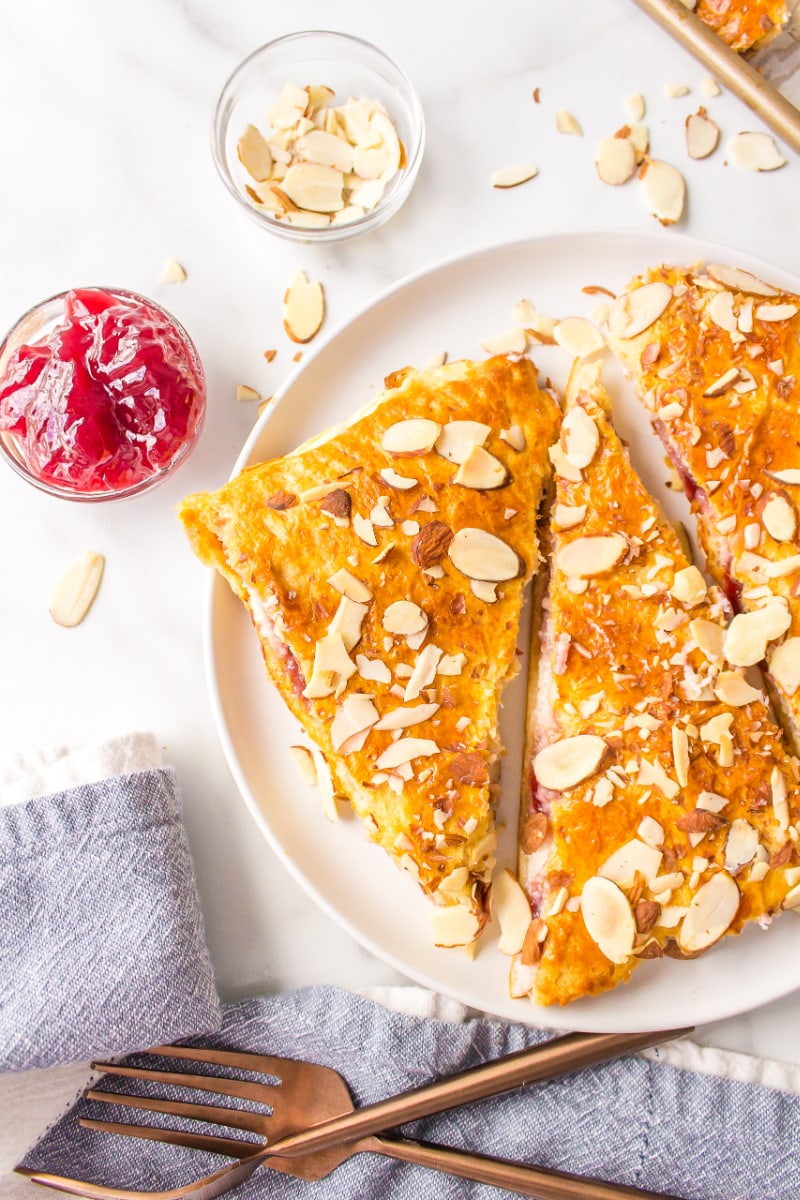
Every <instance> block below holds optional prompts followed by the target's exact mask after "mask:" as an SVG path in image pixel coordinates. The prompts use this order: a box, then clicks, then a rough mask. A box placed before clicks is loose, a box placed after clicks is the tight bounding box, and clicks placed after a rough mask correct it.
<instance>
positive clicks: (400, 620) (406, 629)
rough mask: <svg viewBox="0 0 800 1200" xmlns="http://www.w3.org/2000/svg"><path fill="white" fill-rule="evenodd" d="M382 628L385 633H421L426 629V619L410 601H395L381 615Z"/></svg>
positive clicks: (416, 605) (420, 610)
mask: <svg viewBox="0 0 800 1200" xmlns="http://www.w3.org/2000/svg"><path fill="white" fill-rule="evenodd" d="M382 624H383V628H384V629H385V630H386V632H387V633H399V634H403V635H404V636H405V635H407V634H415V633H422V631H423V629H427V627H428V618H427V616H426V615H425V613H424V612H423V611H422V609H421V608H420V607H419V605H418V604H414V602H413V601H412V600H395V602H394V604H390V605H389V607H388V608H387V609H386V611H385V612H384V614H383V621H382Z"/></svg>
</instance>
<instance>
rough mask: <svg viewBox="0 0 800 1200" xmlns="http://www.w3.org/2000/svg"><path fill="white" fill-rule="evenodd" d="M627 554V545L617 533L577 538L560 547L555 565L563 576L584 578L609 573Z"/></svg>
mask: <svg viewBox="0 0 800 1200" xmlns="http://www.w3.org/2000/svg"><path fill="white" fill-rule="evenodd" d="M627 552H628V543H627V541H626V539H625V538H624V537H622V535H621V534H619V533H610V534H600V535H598V536H595V537H579V538H575V540H574V541H572V542H568V543H567V545H566V546H562V547H561V549H560V550H559V551H558V554H557V556H556V565H557V566H558V568H559V570H561V571H563V572H564V574H565V575H572V576H578V577H579V578H586V577H588V576H591V575H602V574H603V573H604V572H605V571H610V570H611V569H612V568H613V567H615V566H616V565H617V563H618V562H620V560H621V559H622V558H624V556H625V555H626V554H627Z"/></svg>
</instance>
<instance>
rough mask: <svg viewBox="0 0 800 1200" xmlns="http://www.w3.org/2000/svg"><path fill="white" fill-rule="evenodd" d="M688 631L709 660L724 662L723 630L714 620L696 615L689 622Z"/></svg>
mask: <svg viewBox="0 0 800 1200" xmlns="http://www.w3.org/2000/svg"><path fill="white" fill-rule="evenodd" d="M689 633H690V634H691V635H692V637H693V638H694V640H695V641H696V642H697V644H698V646H699V647H700V649H701V650H702V652H703V654H704V655H705V657H706V658H707V659H708V661H709V662H711V663H715V664H720V663H722V662H724V659H725V655H724V654H723V650H722V647H723V644H724V642H725V631H724V630H723V629H722V628H720V626H719V625H717V624H715V622H714V621H706V620H705V619H704V618H703V617H698V618H697V620H695V621H690V622H689Z"/></svg>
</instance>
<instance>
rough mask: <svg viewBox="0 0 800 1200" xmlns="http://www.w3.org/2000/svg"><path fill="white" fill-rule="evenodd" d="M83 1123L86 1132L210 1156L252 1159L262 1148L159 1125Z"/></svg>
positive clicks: (236, 1139) (88, 1120) (105, 1122)
mask: <svg viewBox="0 0 800 1200" xmlns="http://www.w3.org/2000/svg"><path fill="white" fill-rule="evenodd" d="M79 1124H80V1125H83V1127H84V1128H85V1129H99V1130H100V1132H101V1133H119V1134H121V1135H122V1136H123V1137H137V1138H145V1139H147V1141H150V1142H166V1143H167V1145H169V1146H185V1147H186V1149H187V1150H205V1151H206V1153H207V1154H221V1155H223V1156H224V1157H226V1158H248V1157H249V1156H250V1155H251V1154H252V1153H253V1152H254V1151H256V1150H259V1149H261V1147H260V1146H259V1145H258V1144H257V1143H256V1142H246V1141H244V1139H243V1138H224V1137H212V1136H211V1135H210V1134H206V1133H184V1132H183V1131H182V1130H180V1129H161V1128H159V1127H158V1126H156V1125H124V1124H122V1122H120V1121H95V1120H92V1119H90V1118H89V1117H81V1118H80V1120H79Z"/></svg>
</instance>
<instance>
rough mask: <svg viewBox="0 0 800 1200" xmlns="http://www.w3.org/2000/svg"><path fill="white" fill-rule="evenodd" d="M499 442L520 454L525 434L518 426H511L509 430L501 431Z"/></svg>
mask: <svg viewBox="0 0 800 1200" xmlns="http://www.w3.org/2000/svg"><path fill="white" fill-rule="evenodd" d="M500 441H501V442H505V443H506V445H508V446H510V447H511V449H512V450H516V451H517V453H518V454H521V453H522V451H523V450H524V449H525V446H526V442H525V433H524V431H523V429H522V428H521V426H519V425H512V426H511V427H510V428H509V429H501V430H500Z"/></svg>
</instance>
